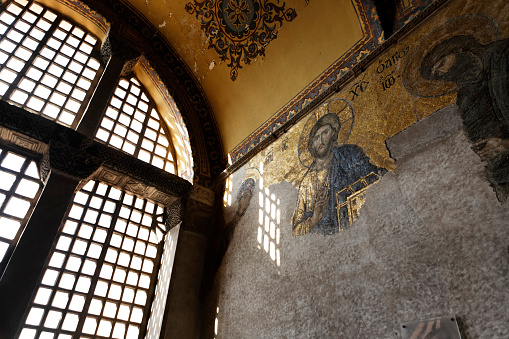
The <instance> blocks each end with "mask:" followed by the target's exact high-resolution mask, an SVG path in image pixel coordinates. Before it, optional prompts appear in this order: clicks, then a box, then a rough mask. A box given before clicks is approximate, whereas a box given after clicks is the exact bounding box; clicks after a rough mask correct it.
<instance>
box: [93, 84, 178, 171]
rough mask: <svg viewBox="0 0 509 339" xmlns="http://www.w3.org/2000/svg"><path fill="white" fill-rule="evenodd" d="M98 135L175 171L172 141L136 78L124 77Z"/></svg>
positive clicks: (113, 144)
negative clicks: (127, 78)
mask: <svg viewBox="0 0 509 339" xmlns="http://www.w3.org/2000/svg"><path fill="white" fill-rule="evenodd" d="M96 138H97V139H99V140H102V141H104V142H106V143H107V144H109V145H111V146H113V147H115V148H118V149H121V150H123V151H124V152H126V153H129V154H132V155H134V156H135V157H137V158H138V159H140V160H143V161H145V162H148V163H149V164H152V165H154V166H156V167H158V168H161V169H164V170H165V171H167V172H170V173H173V174H175V173H176V162H175V157H174V154H173V152H172V149H173V145H171V144H170V142H169V139H168V137H167V136H166V133H165V131H164V129H163V127H162V124H161V118H160V115H159V113H158V112H157V110H156V109H155V105H154V103H153V102H152V100H151V99H149V97H148V96H147V95H146V94H145V92H144V90H143V88H142V86H141V84H140V83H139V81H138V80H136V78H134V77H133V78H131V79H130V80H129V81H128V80H126V79H121V80H120V81H119V84H118V86H117V88H116V89H115V92H114V95H113V97H112V98H111V101H110V105H109V107H108V108H107V110H106V112H105V115H104V117H103V119H102V121H101V125H100V127H99V129H98V130H97V134H96Z"/></svg>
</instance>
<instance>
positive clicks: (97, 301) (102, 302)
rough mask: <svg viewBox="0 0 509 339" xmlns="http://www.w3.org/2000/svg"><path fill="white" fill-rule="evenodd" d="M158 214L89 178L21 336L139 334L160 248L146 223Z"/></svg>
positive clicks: (60, 338)
mask: <svg viewBox="0 0 509 339" xmlns="http://www.w3.org/2000/svg"><path fill="white" fill-rule="evenodd" d="M162 213H163V208H162V207H160V206H158V205H156V204H153V203H151V202H149V201H146V200H143V199H139V198H137V197H134V196H132V195H130V194H128V193H124V192H121V191H119V190H117V189H115V188H112V187H110V186H107V185H104V184H102V183H98V182H93V181H90V182H89V183H88V184H87V185H86V186H85V187H84V188H83V189H82V190H80V191H79V192H78V193H77V194H76V195H75V198H74V202H73V204H72V206H71V207H70V209H69V211H68V214H67V217H66V218H65V222H64V224H63V227H62V229H61V231H60V232H59V235H58V236H57V240H56V241H55V245H54V249H53V251H52V252H51V254H50V256H49V258H48V260H47V263H46V265H45V268H44V270H43V274H42V275H41V277H42V278H41V281H40V283H39V285H38V288H37V289H36V292H35V294H34V295H35V297H34V299H33V302H32V304H31V305H30V306H29V308H28V310H27V314H26V316H25V321H24V325H23V327H22V329H21V332H20V335H19V337H18V338H22V339H35V338H37V339H43V338H56V339H69V338H71V337H73V335H74V336H75V337H77V338H138V337H139V336H140V334H141V333H142V332H143V331H142V329H144V328H145V325H146V323H147V318H148V312H149V309H150V301H151V299H152V295H153V290H154V285H155V278H156V276H157V269H158V260H159V258H160V253H161V250H162V246H161V245H158V244H159V240H160V239H162V233H161V232H160V230H159V228H157V227H156V231H154V230H153V229H151V226H152V223H153V222H155V223H157V221H156V219H157V215H160V214H162ZM158 226H159V227H161V225H158Z"/></svg>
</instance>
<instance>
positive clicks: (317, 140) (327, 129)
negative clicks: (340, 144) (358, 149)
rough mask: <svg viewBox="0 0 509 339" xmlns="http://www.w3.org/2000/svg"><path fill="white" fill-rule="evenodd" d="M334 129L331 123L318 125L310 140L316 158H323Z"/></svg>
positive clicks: (328, 150) (326, 153)
mask: <svg viewBox="0 0 509 339" xmlns="http://www.w3.org/2000/svg"><path fill="white" fill-rule="evenodd" d="M334 132H335V131H334V129H333V128H332V126H331V125H329V124H327V125H323V126H322V127H320V128H319V129H318V130H317V131H316V133H315V136H314V137H313V140H311V142H312V145H313V149H314V150H315V153H316V157H317V158H325V157H326V156H327V155H328V154H329V153H330V149H331V146H332V142H333V141H334V140H332V139H333V136H334Z"/></svg>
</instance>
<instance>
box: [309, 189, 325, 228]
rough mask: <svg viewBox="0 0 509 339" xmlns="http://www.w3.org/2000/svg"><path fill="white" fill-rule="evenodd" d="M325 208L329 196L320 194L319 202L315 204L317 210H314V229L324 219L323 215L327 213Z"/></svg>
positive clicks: (312, 219) (312, 220)
mask: <svg viewBox="0 0 509 339" xmlns="http://www.w3.org/2000/svg"><path fill="white" fill-rule="evenodd" d="M325 206H327V194H319V195H318V198H317V201H316V202H315V208H314V209H313V216H312V217H311V226H313V227H314V226H315V225H316V224H317V223H318V222H319V221H320V219H322V217H323V213H324V212H325Z"/></svg>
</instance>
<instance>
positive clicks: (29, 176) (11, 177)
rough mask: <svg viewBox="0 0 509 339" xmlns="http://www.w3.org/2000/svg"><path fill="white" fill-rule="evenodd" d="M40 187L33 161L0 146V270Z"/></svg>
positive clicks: (14, 243) (19, 234) (13, 245)
mask: <svg viewBox="0 0 509 339" xmlns="http://www.w3.org/2000/svg"><path fill="white" fill-rule="evenodd" d="M41 187H42V184H41V181H40V178H39V170H38V168H37V164H36V163H35V162H34V161H33V160H30V159H28V158H27V157H25V156H22V155H20V154H16V153H14V152H12V151H8V150H7V149H6V148H0V272H1V271H2V270H3V269H4V268H5V265H6V263H7V261H8V258H9V256H10V253H12V251H13V250H14V247H15V246H16V244H17V243H18V240H19V238H20V236H21V234H22V232H23V229H24V227H25V226H26V223H27V221H28V217H29V215H30V212H31V210H32V209H33V207H34V205H35V203H36V201H37V198H38V197H39V194H40V191H41Z"/></svg>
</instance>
